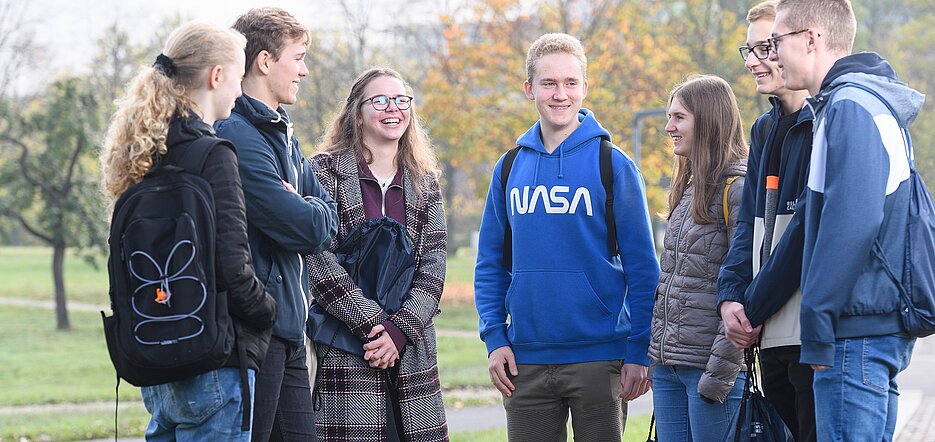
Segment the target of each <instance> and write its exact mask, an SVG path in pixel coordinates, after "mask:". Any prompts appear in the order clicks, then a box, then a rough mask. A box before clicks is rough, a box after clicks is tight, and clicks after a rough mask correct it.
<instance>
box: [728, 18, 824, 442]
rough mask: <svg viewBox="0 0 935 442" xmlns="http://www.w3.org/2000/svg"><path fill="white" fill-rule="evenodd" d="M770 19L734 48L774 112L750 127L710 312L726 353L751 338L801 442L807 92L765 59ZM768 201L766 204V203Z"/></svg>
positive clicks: (806, 419) (768, 390) (775, 398)
mask: <svg viewBox="0 0 935 442" xmlns="http://www.w3.org/2000/svg"><path fill="white" fill-rule="evenodd" d="M775 17H776V1H775V0H767V1H764V2H762V3H760V4H758V5H756V6H754V7H753V8H751V9H750V11H749V12H748V13H747V22H748V23H749V24H750V26H749V27H748V29H747V42H746V43H745V44H744V45H743V46H741V47H740V55H741V56H743V57H744V64H745V66H746V68H747V70H749V71H750V73H751V74H753V76H754V78H755V79H756V90H757V92H758V93H760V94H763V95H768V96H769V101H770V103H771V104H772V105H773V108H772V110H770V111H769V112H767V113H765V114H763V115H762V116H760V118H758V119H757V120H756V122H755V123H754V124H753V129H752V131H751V134H750V140H751V142H750V157H749V159H748V165H747V185H745V186H744V196H743V203H742V205H741V209H740V213H739V214H738V218H737V231H736V233H735V235H734V239H733V242H732V243H731V244H732V246H731V249H730V252H729V253H728V255H727V258H726V259H725V260H724V265H723V266H722V267H721V273H720V275H719V277H718V305H719V306H720V312H721V318H722V319H723V321H724V328H725V334H726V335H727V338H728V339H730V340H731V342H733V343H734V345H735V346H737V347H741V348H745V347H749V346H750V345H753V344H754V343H755V342H756V341H757V339H760V348H761V351H760V367H761V373H762V382H763V391H764V393H765V394H766V397H767V399H768V400H769V401H770V402H771V403H772V404H773V406H774V407H775V408H776V410H777V411H779V414H780V415H781V416H782V419H783V421H784V422H785V423H786V426H788V427H789V429H790V430H791V431H792V434H793V435H795V437H796V440H797V441H803V442H808V441H814V440H815V403H814V395H813V394H812V369H811V368H810V367H809V366H808V365H803V364H801V363H799V356H800V354H799V352H800V349H801V341H800V339H799V333H800V328H801V327H800V322H799V308H800V306H801V302H802V293H801V291H799V279H800V275H801V270H802V241H803V233H804V231H803V228H802V218H803V217H802V215H801V214H799V215H797V216H796V215H795V214H796V213H797V212H796V204H797V202H798V198H799V196H800V195H801V194H802V192H803V191H804V190H805V179H806V176H807V173H808V160H809V153H810V152H811V146H812V116H811V113H809V112H802V111H801V109H802V106H803V105H804V104H805V97H807V96H808V91H806V90H790V89H787V88H786V87H785V84H784V81H783V79H782V70H781V69H780V68H779V66H778V65H777V63H776V62H775V61H772V60H770V59H769V54H770V50H769V43H768V40H769V37H770V31H771V30H772V27H773V20H774V19H775ZM768 184H772V185H771V186H770V185H768ZM769 187H772V190H767V189H768V188H769ZM768 193H774V195H770V197H769V198H768V197H767V194H768ZM773 196H775V197H773ZM768 205H771V206H772V207H770V208H767V206H768ZM767 218H769V219H767ZM767 235H768V236H769V240H766V239H765V238H766V236H767ZM767 247H768V248H769V252H768V253H767V252H765V250H764V249H765V248H767ZM767 257H768V259H766V258H767ZM754 276H755V277H754Z"/></svg>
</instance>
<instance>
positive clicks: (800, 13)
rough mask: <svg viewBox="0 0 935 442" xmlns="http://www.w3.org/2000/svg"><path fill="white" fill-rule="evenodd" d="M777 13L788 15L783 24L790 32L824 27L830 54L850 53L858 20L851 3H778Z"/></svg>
mask: <svg viewBox="0 0 935 442" xmlns="http://www.w3.org/2000/svg"><path fill="white" fill-rule="evenodd" d="M776 12H777V14H778V13H779V12H787V14H786V16H785V19H784V21H783V24H784V25H786V26H788V27H789V28H791V29H792V31H798V30H801V29H808V28H810V27H812V26H816V25H817V26H820V27H822V28H824V30H825V34H826V35H823V36H822V37H824V38H825V39H826V40H827V41H828V44H827V47H828V49H829V50H831V51H835V52H843V53H847V54H850V53H851V51H852V50H853V48H854V36H855V35H857V19H856V18H855V17H854V9H853V8H852V7H851V2H850V0H820V1H816V0H779V2H778V3H777V4H776Z"/></svg>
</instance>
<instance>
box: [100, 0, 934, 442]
mask: <svg viewBox="0 0 935 442" xmlns="http://www.w3.org/2000/svg"><path fill="white" fill-rule="evenodd" d="M747 21H748V22H749V28H748V32H747V41H746V42H745V43H744V44H743V45H742V46H741V47H740V55H741V56H742V57H743V58H744V63H745V66H746V68H747V69H748V70H749V71H750V73H751V74H752V75H753V76H754V77H755V81H756V88H757V92H758V93H759V94H762V95H766V96H769V100H770V103H771V104H772V109H771V110H770V111H769V112H767V113H765V114H763V115H762V116H760V117H759V118H758V119H757V120H756V122H755V123H754V125H753V129H752V131H751V135H750V143H749V145H748V144H747V141H746V139H745V136H744V133H743V129H742V122H741V117H740V111H739V108H738V106H737V102H736V98H735V97H734V94H733V91H732V89H731V87H730V85H729V84H728V83H727V82H725V81H724V80H723V79H721V78H719V77H717V76H714V75H693V76H690V77H688V78H687V79H686V80H684V81H682V82H681V83H679V84H678V85H676V86H675V87H674V88H673V89H672V91H671V92H670V93H669V97H668V101H667V106H666V112H667V115H668V121H667V123H666V126H665V131H666V132H667V133H668V135H669V136H670V137H671V140H672V145H673V153H674V154H675V158H676V164H675V170H674V173H673V177H672V181H671V187H670V190H669V196H668V203H669V205H668V211H667V213H664V214H661V215H660V216H661V217H663V218H665V220H666V221H667V227H666V232H665V238H664V241H663V245H664V247H663V250H662V254H661V257H659V258H658V259H657V256H656V252H655V247H654V241H653V235H652V223H651V215H650V213H649V210H648V206H647V201H646V193H645V184H644V182H643V178H642V176H641V174H640V171H639V169H638V167H637V165H636V164H635V163H634V162H633V161H632V160H631V159H630V158H629V157H628V156H627V155H626V154H625V153H624V152H623V151H622V150H620V149H619V148H617V147H616V146H614V145H612V144H611V142H610V133H609V132H608V131H607V130H606V129H604V128H603V127H602V126H601V124H600V123H599V122H598V120H597V119H596V117H595V115H594V113H593V112H591V111H590V110H588V109H586V108H583V107H582V102H583V100H584V98H585V97H586V95H587V92H588V79H587V58H586V55H585V52H584V49H583V47H582V45H581V43H580V41H578V40H577V39H576V38H575V37H573V36H570V35H567V34H546V35H543V36H541V37H539V38H538V39H537V40H536V41H535V42H534V43H533V44H532V46H531V47H530V48H529V50H528V53H527V58H526V80H525V82H524V83H523V89H524V92H525V96H526V97H527V98H528V99H529V100H530V101H532V102H533V103H534V105H535V108H536V110H537V111H538V114H539V120H538V121H537V122H535V124H533V125H532V126H531V127H530V128H529V130H527V131H526V132H525V133H523V134H522V135H520V136H519V138H518V139H517V141H516V147H515V148H511V149H510V151H509V152H508V153H507V154H505V155H504V156H503V157H501V159H500V160H499V161H498V162H497V163H496V165H495V166H494V168H493V173H492V178H491V182H490V188H489V190H488V192H487V198H486V204H485V208H484V213H483V217H482V220H481V225H480V232H479V239H478V251H477V262H476V269H475V282H474V291H475V302H476V307H477V311H478V314H479V333H480V338H481V339H482V340H483V341H484V343H485V345H486V347H487V351H488V359H489V364H488V370H489V374H490V379H491V382H492V383H493V385H494V386H495V387H496V388H497V389H498V390H499V392H500V393H501V394H502V397H503V406H504V408H505V411H506V416H507V432H508V437H509V439H510V440H511V441H563V440H566V438H567V434H566V432H567V425H568V424H567V420H568V416H569V414H570V415H571V417H572V422H571V425H572V427H573V430H574V437H575V440H582V441H619V440H621V437H622V432H623V429H624V427H625V425H626V418H627V402H629V401H631V400H634V399H636V398H638V397H640V396H641V395H643V394H645V393H646V392H648V391H649V390H650V389H652V392H653V393H652V394H653V403H654V413H655V419H656V422H657V425H658V430H657V431H658V436H659V440H661V441H664V442H670V441H690V440H695V441H722V440H724V438H725V435H726V434H727V432H728V429H729V425H730V421H731V419H732V416H733V415H734V414H736V413H737V409H738V407H739V405H740V402H741V397H742V395H743V390H744V381H745V376H746V373H745V364H744V349H745V348H749V347H751V346H756V347H758V348H759V349H760V351H759V355H760V367H761V374H762V387H763V390H764V393H765V395H766V397H767V400H769V401H770V402H771V403H772V405H773V406H774V407H775V408H776V409H777V410H778V411H779V414H780V415H781V416H782V420H783V421H784V422H785V424H786V425H787V426H788V427H789V429H790V430H791V431H792V433H793V435H794V437H795V439H796V440H801V441H809V440H820V441H858V440H860V441H863V440H866V441H878V440H891V439H892V437H893V432H894V429H895V421H896V408H897V396H898V389H897V386H896V382H895V378H896V375H897V373H899V372H900V371H901V370H903V369H904V368H906V366H907V365H908V364H909V360H910V357H911V353H912V348H913V344H914V339H913V338H910V337H908V336H907V335H905V333H904V332H903V330H902V328H901V325H900V322H899V319H898V311H897V309H898V292H897V289H896V287H895V286H893V284H892V282H891V281H890V280H889V279H888V278H887V276H886V274H885V273H884V271H883V270H882V269H881V266H880V265H879V263H878V262H877V261H875V260H874V259H875V258H874V256H873V254H872V253H871V249H872V248H873V247H874V244H875V243H878V241H876V240H877V238H878V237H880V238H884V239H886V241H885V243H884V244H882V246H881V247H879V250H880V253H882V254H884V255H885V256H887V257H888V258H890V260H891V261H892V262H900V261H901V257H902V254H903V252H904V247H905V245H904V244H903V243H901V242H900V241H899V240H897V239H896V238H898V237H900V236H899V235H900V234H901V233H902V229H904V228H905V226H904V221H905V220H904V219H899V218H897V217H896V215H893V213H896V211H894V210H893V209H894V208H895V207H904V206H905V205H906V204H907V202H906V201H907V200H908V198H909V195H908V194H907V188H906V187H907V186H906V184H905V183H906V181H907V179H908V177H909V164H908V158H907V156H906V150H905V149H906V145H905V141H904V139H903V136H902V134H901V132H900V131H899V127H900V125H901V124H902V125H905V126H908V125H909V124H910V123H911V122H912V121H913V120H914V118H915V116H916V115H917V113H918V112H919V109H920V108H921V106H922V103H923V101H924V96H923V95H922V94H920V93H918V92H916V91H914V90H912V89H911V88H909V87H908V86H906V85H905V84H904V83H902V82H900V81H899V80H898V78H897V76H896V73H895V72H894V71H893V69H892V67H891V66H890V65H889V64H888V63H887V62H886V61H885V60H884V59H883V58H881V57H880V56H878V55H877V54H875V53H869V52H865V53H858V54H851V49H852V44H853V40H854V36H855V33H856V20H855V17H854V13H853V10H852V7H851V4H850V1H849V0H823V1H812V0H778V1H776V0H767V1H765V2H763V3H760V4H758V5H756V6H755V7H753V8H752V9H751V10H750V11H749V14H748V16H747ZM309 42H310V39H309V32H308V29H307V28H306V27H305V26H303V25H302V24H301V23H300V22H299V21H298V20H296V18H295V17H293V16H292V15H291V14H289V13H288V12H286V11H284V10H282V9H279V8H258V9H252V10H250V11H248V12H246V13H245V14H243V15H241V16H240V17H239V18H237V20H236V22H235V23H234V25H233V26H232V29H225V28H222V27H219V26H216V25H211V24H205V23H189V24H185V25H183V26H181V27H180V28H178V29H177V30H175V31H174V32H173V33H172V34H171V35H170V36H169V39H168V41H167V43H166V45H165V48H164V49H163V52H162V54H160V55H159V56H158V57H157V58H156V62H155V63H154V64H153V66H152V67H151V68H145V69H143V70H142V71H141V72H140V73H139V74H138V75H137V77H136V78H135V79H134V80H133V81H132V82H131V84H130V85H129V86H128V88H127V91H126V93H125V95H124V96H123V97H122V98H121V99H120V100H119V101H118V110H117V111H116V113H115V116H114V118H113V120H112V122H111V125H110V127H109V129H108V132H107V136H106V139H105V143H104V149H103V152H102V158H101V165H102V174H103V185H104V188H105V190H106V193H107V195H108V196H110V197H111V198H113V199H116V198H117V197H119V196H120V195H121V194H122V193H123V192H124V191H126V190H127V188H128V187H130V186H132V185H134V184H136V183H139V182H140V181H141V180H142V179H143V176H144V175H145V174H146V173H147V172H148V171H150V170H151V169H152V168H153V167H154V166H155V165H158V164H161V163H162V162H166V161H168V162H171V161H173V158H177V157H178V155H175V156H170V155H169V154H170V153H171V152H173V151H178V152H184V150H185V149H186V148H187V147H188V146H190V145H191V144H192V143H193V142H195V141H197V140H199V139H203V138H205V137H216V138H220V139H225V140H228V141H229V143H225V144H224V145H223V146H225V147H224V148H215V149H212V150H211V152H210V153H209V156H208V159H207V161H206V162H205V166H204V168H203V170H202V171H201V173H200V175H201V176H202V177H203V178H204V179H205V180H206V181H207V182H208V183H209V184H210V187H211V191H212V193H213V200H214V204H215V213H216V219H217V223H216V230H217V247H216V252H215V253H216V267H217V272H216V275H217V285H218V287H219V291H220V290H222V289H223V290H225V291H226V292H227V294H228V297H229V300H230V301H229V304H230V305H229V310H230V312H231V316H232V317H233V318H234V321H235V322H236V325H237V327H238V336H237V343H236V345H237V346H238V347H240V348H241V349H242V350H245V351H241V352H239V354H241V355H246V357H247V359H248V361H238V360H232V361H230V362H228V363H227V364H226V365H225V366H224V367H222V368H219V369H216V370H213V371H210V372H207V373H203V374H199V375H196V376H193V377H191V378H188V379H184V380H181V381H176V382H169V383H166V384H160V385H155V386H148V387H142V389H141V392H142V396H143V401H144V404H145V406H146V409H147V410H148V411H149V412H150V413H151V414H152V419H151V421H150V423H149V426H148V428H147V430H146V438H147V440H153V441H172V440H192V441H195V440H232V441H233V440H239V441H247V440H253V441H263V442H265V441H268V440H284V441H308V440H321V441H442V440H448V426H447V423H446V417H445V408H444V404H443V402H442V396H441V388H440V382H439V376H438V367H437V361H436V358H437V347H436V339H435V336H436V335H435V329H434V325H433V317H434V316H435V315H437V314H438V313H439V312H440V310H439V308H438V306H439V300H440V298H441V295H442V290H443V286H444V280H445V260H446V248H447V229H446V224H445V212H444V208H443V204H442V197H441V191H440V187H439V176H438V172H437V169H438V165H437V160H436V157H435V154H434V152H433V149H432V147H431V143H430V141H429V138H428V136H427V134H426V132H425V130H424V129H423V128H422V126H421V124H420V121H419V118H418V116H417V114H416V103H417V102H418V98H417V97H416V96H415V93H414V92H413V90H412V89H411V87H410V86H409V85H408V84H407V82H406V81H405V80H404V78H403V77H402V76H401V75H400V74H399V73H398V72H396V71H394V70H392V69H389V68H371V69H368V70H366V71H365V72H363V73H361V74H360V75H359V76H358V77H357V79H356V80H355V81H354V83H353V85H352V86H351V88H350V90H349V92H348V93H347V97H346V99H345V100H344V101H343V102H342V105H341V108H340V109H338V111H337V113H336V116H335V117H334V119H333V121H332V122H331V124H330V125H329V126H328V128H327V130H326V132H325V134H324V135H323V137H322V140H321V143H320V145H319V146H318V149H317V151H318V152H317V153H316V154H315V155H314V156H312V157H309V158H306V157H305V156H304V155H303V153H302V150H301V149H300V148H299V145H298V142H297V140H296V138H295V136H294V135H293V122H292V121H290V118H289V116H288V115H287V113H286V111H285V109H284V106H287V105H291V104H294V103H295V102H296V100H297V93H298V91H299V84H300V83H301V81H302V80H303V79H304V78H305V77H306V76H307V75H308V69H307V67H306V65H305V61H304V60H305V55H306V51H307V49H308V45H309ZM852 85H859V86H861V87H849V86H852ZM863 87H866V88H869V89H871V90H873V91H876V93H878V94H879V95H880V96H881V97H883V99H885V100H886V103H884V102H883V101H881V100H880V98H877V97H876V96H874V95H871V94H870V93H869V92H867V91H865V90H864V89H863ZM890 108H892V109H894V111H893V112H891V111H890V110H889V109H890ZM894 112H895V113H894ZM505 147H508V146H505ZM384 217H385V218H390V219H392V220H395V221H396V222H398V223H399V224H401V225H402V226H404V229H405V232H406V234H407V237H408V238H409V239H410V240H411V243H412V249H413V255H414V261H415V264H414V267H415V272H414V276H413V279H412V282H411V285H410V286H409V288H408V290H407V293H406V296H405V298H404V300H403V303H402V307H401V308H399V309H398V310H397V311H394V312H392V313H389V312H387V311H384V310H383V308H382V307H381V306H380V305H379V304H378V303H377V302H376V301H374V300H373V299H370V298H368V297H366V296H364V294H363V293H362V292H361V290H360V289H359V288H358V287H357V286H356V285H355V283H354V279H353V278H352V277H351V275H349V274H348V272H347V271H346V270H345V269H344V268H343V267H342V266H341V265H340V263H339V262H338V258H337V256H336V254H335V247H336V245H337V244H339V243H340V241H341V240H342V239H344V238H346V237H347V236H348V234H349V232H351V231H352V230H354V229H355V227H357V226H359V225H361V224H363V223H365V222H366V221H367V220H372V219H377V218H384ZM897 258H898V259H897ZM311 303H317V304H318V305H319V306H320V307H321V308H323V309H324V310H325V311H326V312H327V313H328V314H330V315H332V316H333V317H335V318H337V319H339V320H340V321H341V322H342V323H343V324H344V325H346V326H347V327H348V328H349V329H350V330H351V332H353V333H354V334H355V335H357V337H359V338H360V339H361V342H362V344H361V345H362V350H363V357H361V356H358V355H357V354H353V353H349V352H346V351H343V350H341V349H338V348H334V347H332V346H329V345H328V343H323V342H314V343H310V344H309V345H307V341H308V338H307V337H306V320H307V318H308V311H309V307H310V304H311ZM240 330H243V331H244V332H240ZM241 362H246V366H247V367H248V370H247V373H248V376H247V377H245V378H244V377H243V376H242V374H241V371H240V368H239V367H240V363H241ZM310 373H311V374H310ZM244 381H246V382H247V383H249V388H247V389H242V388H241V387H242V382H244ZM247 394H249V397H246V396H245V395H247ZM245 403H247V404H251V405H252V406H248V407H244V404H245ZM245 410H247V411H246V412H249V413H250V416H244V413H245ZM247 420H248V421H249V422H250V425H247V426H242V425H241V422H242V421H247Z"/></svg>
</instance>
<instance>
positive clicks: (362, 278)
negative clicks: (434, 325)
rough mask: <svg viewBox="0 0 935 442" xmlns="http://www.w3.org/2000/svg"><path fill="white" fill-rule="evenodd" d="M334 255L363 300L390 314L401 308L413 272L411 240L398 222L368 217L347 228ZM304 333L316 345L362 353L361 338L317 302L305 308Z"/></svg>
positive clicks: (413, 262)
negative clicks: (368, 218) (306, 309)
mask: <svg viewBox="0 0 935 442" xmlns="http://www.w3.org/2000/svg"><path fill="white" fill-rule="evenodd" d="M334 254H335V257H336V258H337V260H338V264H340V265H341V267H344V270H346V271H347V274H348V276H350V278H351V280H352V281H354V284H356V285H357V287H358V288H360V290H361V292H362V293H363V295H364V296H365V297H366V298H367V299H371V300H374V301H376V302H377V304H379V305H380V307H381V308H382V309H383V311H385V312H386V313H387V314H390V315H392V314H393V313H396V311H397V310H399V308H400V307H402V304H403V302H404V301H405V300H406V298H407V297H408V295H409V289H410V288H411V287H412V279H413V277H414V276H415V272H416V266H415V255H414V254H413V251H412V243H411V242H410V241H409V237H408V236H407V235H406V228H405V227H403V225H402V224H400V223H398V222H397V221H396V220H394V219H392V218H387V217H383V218H374V219H371V220H368V221H366V222H364V223H362V224H360V225H358V226H357V227H355V228H354V229H353V230H351V232H350V233H348V235H347V237H346V238H344V241H342V242H341V243H340V244H339V245H338V247H337V248H336V249H335V252H334ZM306 333H307V334H308V337H309V338H310V339H311V340H312V341H314V342H316V343H318V344H324V345H327V346H329V347H333V348H337V349H339V350H343V351H345V352H348V353H351V354H355V355H358V356H360V357H363V356H364V347H363V346H364V343H365V342H366V341H365V340H364V338H363V337H359V336H357V335H355V334H354V333H353V332H351V329H350V328H348V327H347V325H346V324H344V323H343V322H341V320H340V319H338V318H335V317H334V316H332V315H331V314H330V313H328V312H327V311H325V309H324V307H322V306H321V304H319V303H318V302H317V301H316V302H314V303H312V306H311V308H310V309H309V312H308V322H307V323H306Z"/></svg>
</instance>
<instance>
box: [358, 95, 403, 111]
mask: <svg viewBox="0 0 935 442" xmlns="http://www.w3.org/2000/svg"><path fill="white" fill-rule="evenodd" d="M368 101H369V102H370V105H372V106H373V109H374V110H376V111H377V112H383V111H385V110H387V109H388V108H389V107H390V101H392V102H393V103H396V108H397V109H399V110H406V109H409V106H412V97H410V96H408V95H397V96H395V97H387V96H386V95H374V96H372V97H370V98H368V99H366V100H364V103H366V102H368Z"/></svg>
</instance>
